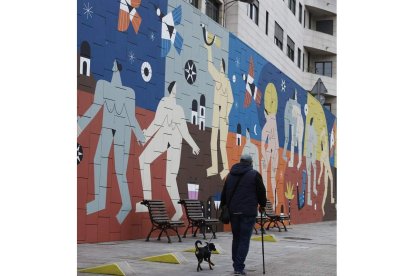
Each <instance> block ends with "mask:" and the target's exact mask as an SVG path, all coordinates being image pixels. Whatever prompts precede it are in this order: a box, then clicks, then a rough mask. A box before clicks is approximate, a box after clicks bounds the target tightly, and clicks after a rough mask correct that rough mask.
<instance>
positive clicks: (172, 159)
mask: <svg viewBox="0 0 414 276" xmlns="http://www.w3.org/2000/svg"><path fill="white" fill-rule="evenodd" d="M176 136H177V138H179V139H180V140H181V136H179V135H176ZM174 138H175V137H173V139H174ZM180 143H181V142H179V144H175V145H174V144H173V145H171V147H169V148H168V150H167V168H166V176H165V180H166V186H167V191H168V194H169V195H170V198H171V202H172V204H173V206H174V209H175V214H174V215H173V217H172V218H171V219H172V220H178V219H180V218H181V217H182V215H183V208H182V205H181V204H179V203H178V201H179V200H180V195H179V193H178V184H177V175H178V170H179V169H180V160H181V144H180Z"/></svg>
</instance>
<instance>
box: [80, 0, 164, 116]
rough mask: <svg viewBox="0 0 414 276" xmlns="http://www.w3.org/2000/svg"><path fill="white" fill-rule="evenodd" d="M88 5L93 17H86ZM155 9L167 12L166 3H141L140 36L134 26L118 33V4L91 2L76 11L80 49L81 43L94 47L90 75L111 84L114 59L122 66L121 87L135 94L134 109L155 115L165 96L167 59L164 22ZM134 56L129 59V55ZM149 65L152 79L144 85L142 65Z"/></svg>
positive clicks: (86, 2) (89, 0)
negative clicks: (162, 24)
mask: <svg viewBox="0 0 414 276" xmlns="http://www.w3.org/2000/svg"><path fill="white" fill-rule="evenodd" d="M85 5H89V6H90V7H92V12H93V13H92V14H91V16H87V14H85V9H84V8H85ZM154 5H157V6H159V7H160V8H161V9H162V10H165V11H166V10H167V1H142V3H141V5H140V6H139V7H138V8H137V12H138V13H139V15H140V16H141V17H142V22H141V26H140V28H139V31H138V33H137V34H136V33H135V32H134V29H133V27H132V24H130V26H129V27H128V29H127V31H125V32H120V31H118V29H117V28H118V13H119V7H120V3H119V1H108V0H88V1H82V2H80V3H78V7H77V19H78V24H77V28H78V29H77V32H78V36H77V49H79V48H80V45H81V43H82V41H87V42H88V43H89V45H90V47H91V74H92V75H93V76H94V78H95V79H96V80H99V79H104V80H107V81H110V80H111V77H112V66H113V61H114V59H117V60H119V61H120V62H121V64H122V68H123V69H122V72H121V77H122V83H123V85H124V86H128V87H131V88H132V89H134V91H135V105H136V106H137V107H141V108H145V109H148V110H151V111H155V110H156V108H157V105H158V102H159V100H160V99H161V98H162V97H163V96H164V87H165V83H164V79H165V59H163V58H160V53H161V47H160V45H161V34H160V33H161V21H160V20H159V18H158V17H157V14H156V12H155V8H154ZM131 54H132V55H134V57H135V58H134V59H133V60H132V59H130V58H129V55H131ZM145 61H147V62H148V63H149V64H150V65H151V68H152V78H151V80H150V81H149V82H145V81H144V80H143V79H142V76H141V65H142V63H143V62H145Z"/></svg>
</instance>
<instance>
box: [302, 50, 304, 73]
mask: <svg viewBox="0 0 414 276" xmlns="http://www.w3.org/2000/svg"><path fill="white" fill-rule="evenodd" d="M302 71H303V72H305V53H303V54H302Z"/></svg>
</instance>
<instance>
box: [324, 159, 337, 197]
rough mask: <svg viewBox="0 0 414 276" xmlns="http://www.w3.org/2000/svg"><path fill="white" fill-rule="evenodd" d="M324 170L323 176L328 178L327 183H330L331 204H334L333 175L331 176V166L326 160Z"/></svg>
mask: <svg viewBox="0 0 414 276" xmlns="http://www.w3.org/2000/svg"><path fill="white" fill-rule="evenodd" d="M326 164H327V165H326V166H325V167H326V170H325V174H326V175H327V176H328V178H329V182H330V183H331V185H330V186H331V203H332V204H333V203H335V199H334V196H333V175H332V170H331V166H330V164H329V160H326Z"/></svg>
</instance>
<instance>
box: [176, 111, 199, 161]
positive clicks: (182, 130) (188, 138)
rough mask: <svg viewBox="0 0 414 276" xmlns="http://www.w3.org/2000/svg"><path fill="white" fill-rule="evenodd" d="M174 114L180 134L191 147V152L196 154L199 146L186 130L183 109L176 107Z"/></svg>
mask: <svg viewBox="0 0 414 276" xmlns="http://www.w3.org/2000/svg"><path fill="white" fill-rule="evenodd" d="M174 116H175V118H174V120H175V121H176V122H177V127H178V130H179V131H180V133H181V136H182V137H183V139H184V140H185V141H187V143H188V144H189V145H190V146H191V148H192V149H193V154H194V155H198V153H199V152H200V148H199V147H198V146H197V144H196V143H195V142H194V140H193V137H191V135H190V132H188V128H187V122H186V121H185V117H184V111H183V110H182V109H181V107H178V108H177V110H175V112H174Z"/></svg>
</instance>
